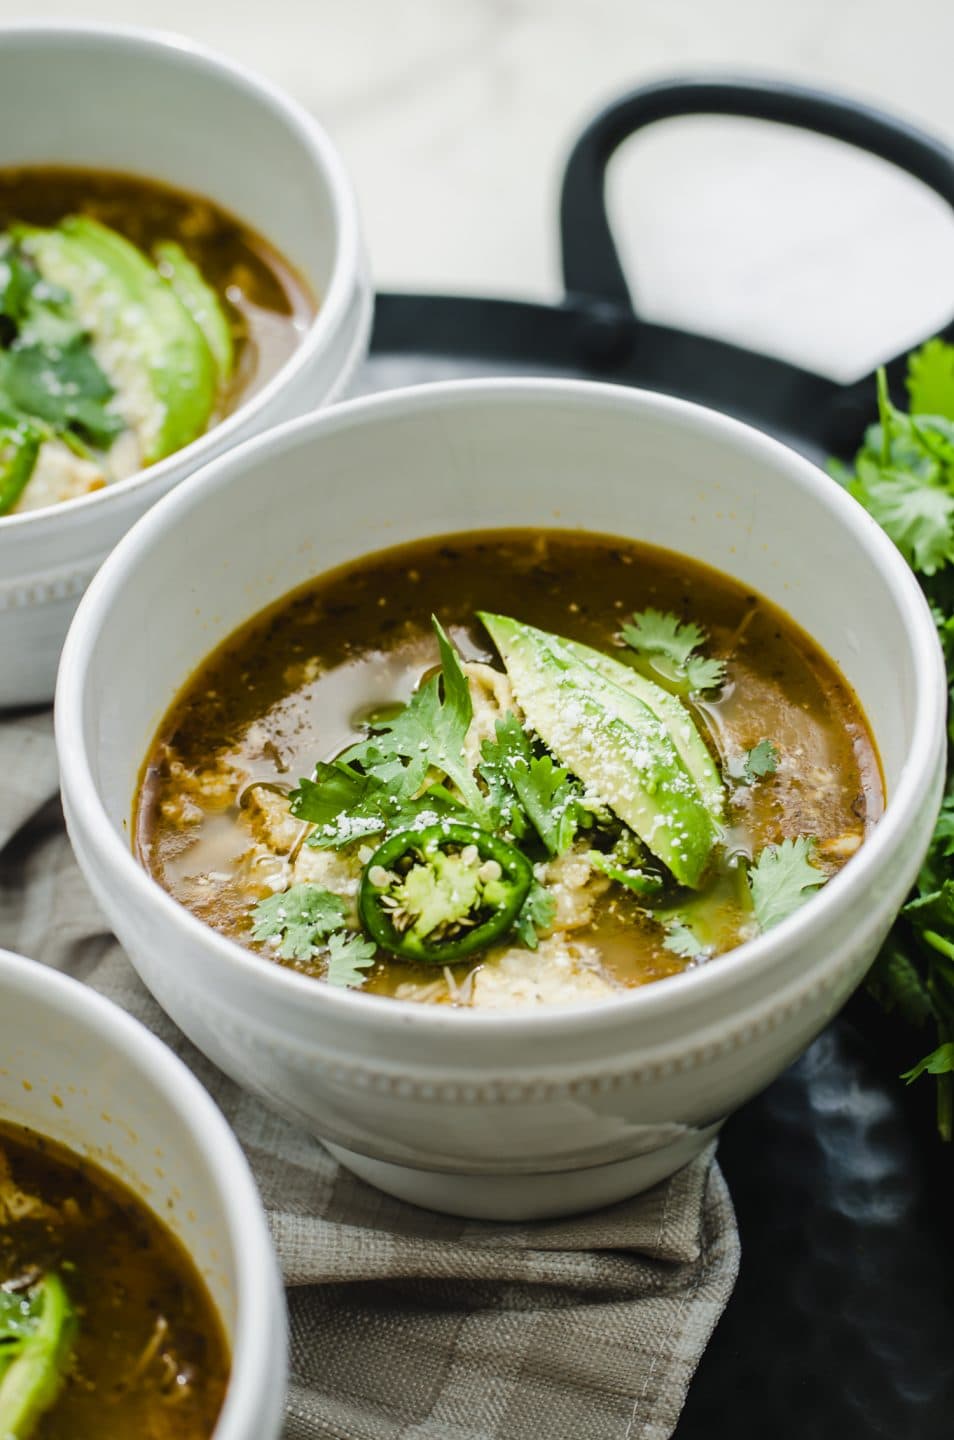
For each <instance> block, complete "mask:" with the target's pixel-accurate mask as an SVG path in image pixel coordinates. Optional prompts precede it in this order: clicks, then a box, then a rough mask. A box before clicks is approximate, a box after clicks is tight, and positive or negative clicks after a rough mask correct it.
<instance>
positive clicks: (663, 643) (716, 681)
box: [620, 609, 725, 691]
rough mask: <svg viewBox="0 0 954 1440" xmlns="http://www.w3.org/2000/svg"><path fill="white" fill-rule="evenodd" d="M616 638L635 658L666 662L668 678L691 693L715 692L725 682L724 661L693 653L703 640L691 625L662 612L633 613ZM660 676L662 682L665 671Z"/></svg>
mask: <svg viewBox="0 0 954 1440" xmlns="http://www.w3.org/2000/svg"><path fill="white" fill-rule="evenodd" d="M620 634H621V637H622V639H623V640H624V641H625V643H626V644H627V645H628V646H629V648H630V649H631V650H633V651H634V652H635V653H636V654H637V655H642V656H647V657H650V658H653V657H656V658H659V659H662V660H663V661H666V662H668V665H669V666H670V667H671V675H670V677H669V678H671V679H673V680H675V681H676V682H680V681H681V682H683V684H684V686H685V687H686V688H687V689H689V690H691V691H702V690H712V689H715V687H716V686H718V685H721V684H722V682H723V681H724V679H725V663H724V661H722V660H708V659H705V658H704V657H703V656H701V655H697V654H696V653H695V652H696V651H697V650H698V649H699V647H700V646H701V645H703V644H704V643H705V641H706V638H707V636H706V632H705V630H703V629H702V627H701V626H700V625H696V624H694V623H693V622H692V621H683V620H680V619H679V618H678V616H676V615H673V614H671V613H668V612H664V611H662V610H653V609H648V610H637V611H636V612H635V613H634V614H633V616H632V618H631V620H630V621H629V622H628V623H627V624H626V625H624V626H623V627H622V630H621V632H620ZM657 668H658V667H657ZM663 675H664V678H665V671H664V672H663Z"/></svg>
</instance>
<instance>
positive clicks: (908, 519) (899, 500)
mask: <svg viewBox="0 0 954 1440" xmlns="http://www.w3.org/2000/svg"><path fill="white" fill-rule="evenodd" d="M907 391H908V397H909V402H910V409H909V412H907V413H906V412H905V411H903V410H902V409H900V408H899V407H898V406H896V405H895V404H894V403H893V402H892V400H891V397H890V396H889V393H888V386H887V380H886V377H885V374H884V372H883V371H882V372H881V373H880V374H879V376H878V412H879V419H878V423H877V424H876V425H872V426H871V427H870V428H869V430H868V431H867V433H866V435H865V440H864V444H863V445H862V447H861V450H860V451H859V452H858V455H857V456H856V457H855V461H854V465H853V467H851V468H850V469H849V468H846V467H844V466H842V465H838V464H833V465H832V466H831V471H832V474H833V475H834V476H835V478H836V479H837V480H839V481H840V482H841V483H842V484H843V485H845V486H846V488H847V489H848V490H849V491H850V492H851V494H852V495H853V496H854V497H855V499H856V500H858V501H860V503H861V504H862V505H864V507H865V509H866V510H868V511H869V513H870V514H871V515H872V516H873V517H874V519H875V520H877V521H878V523H879V524H880V525H881V526H882V528H883V529H884V530H885V531H886V532H887V534H888V535H889V536H890V537H891V539H892V540H893V541H894V543H895V544H896V545H897V547H898V549H899V550H900V551H901V553H902V555H903V556H904V558H905V559H906V560H907V561H908V563H909V565H911V567H912V568H913V569H914V571H915V572H916V573H917V575H918V577H919V579H920V581H921V585H922V588H923V589H924V591H925V593H926V594H927V596H928V599H929V600H930V601H931V602H932V606H933V610H934V618H935V622H936V624H937V627H938V635H939V638H940V640H941V645H942V648H943V650H944V654H945V659H946V661H947V670H948V690H949V694H950V695H951V697H952V698H954V584H952V581H954V346H951V345H948V344H945V343H944V341H942V340H930V341H929V342H928V343H927V344H926V345H924V346H922V347H921V349H920V350H918V351H916V352H915V353H914V354H913V355H911V356H910V358H909V360H908V375H907ZM952 861H954V764H952V751H950V750H949V753H948V773H947V785H946V793H945V798H944V802H943V805H942V808H941V813H940V816H939V818H938V822H937V826H936V828H935V830H934V835H933V838H932V841H931V846H930V849H929V851H928V855H927V859H926V860H925V863H924V866H923V868H922V870H921V873H920V875H919V877H918V881H917V884H916V886H915V889H914V891H913V892H912V895H911V896H910V897H909V900H908V903H907V904H906V905H905V907H904V909H903V910H902V911H901V914H900V916H899V917H898V919H897V921H896V922H895V925H894V928H893V929H892V931H891V933H890V935H889V937H888V939H887V941H886V943H885V945H884V947H883V948H882V950H881V953H880V954H879V956H878V959H877V961H876V962H875V965H874V967H873V969H872V971H871V974H870V975H869V978H868V989H869V991H870V992H871V994H872V995H873V996H874V997H875V999H876V1000H878V1001H879V1003H880V1004H881V1005H882V1006H883V1008H884V1009H886V1010H887V1011H889V1012H894V1013H896V1014H898V1015H899V1016H900V1017H901V1018H902V1019H903V1020H905V1021H906V1022H908V1023H909V1024H910V1025H912V1026H914V1027H917V1028H919V1029H927V1030H928V1031H933V1032H934V1039H935V1046H934V1048H933V1049H932V1050H931V1051H930V1052H929V1053H928V1054H927V1055H925V1056H924V1057H923V1058H922V1059H921V1060H920V1061H919V1062H918V1063H917V1064H915V1065H913V1066H912V1067H911V1068H910V1069H909V1070H907V1071H906V1072H905V1074H904V1076H903V1078H904V1079H906V1080H907V1081H908V1082H909V1083H910V1082H911V1081H914V1080H916V1079H918V1077H919V1076H922V1075H925V1074H928V1075H933V1076H935V1077H936V1080H937V1120H938V1129H939V1131H940V1134H941V1136H942V1137H943V1138H944V1139H945V1140H951V1139H952V1137H954V876H952V869H954V865H952Z"/></svg>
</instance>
